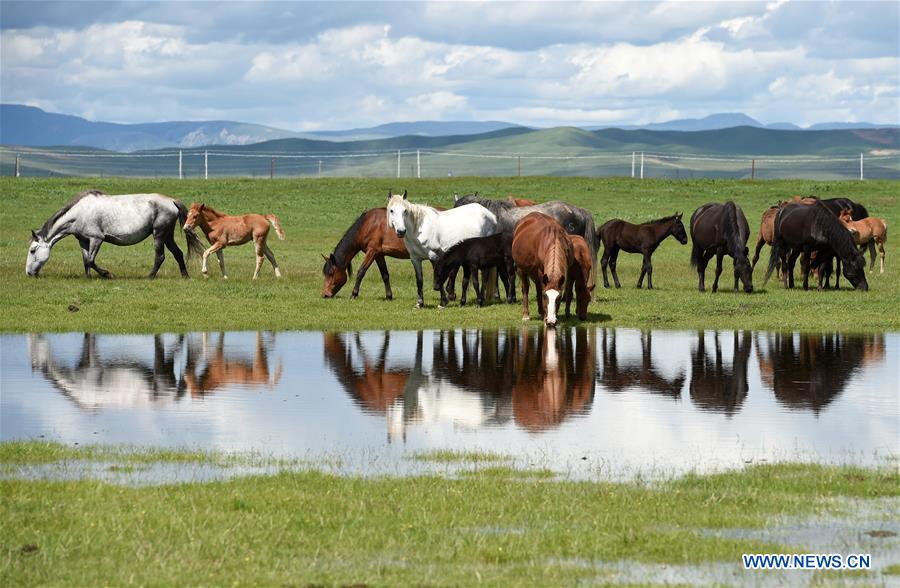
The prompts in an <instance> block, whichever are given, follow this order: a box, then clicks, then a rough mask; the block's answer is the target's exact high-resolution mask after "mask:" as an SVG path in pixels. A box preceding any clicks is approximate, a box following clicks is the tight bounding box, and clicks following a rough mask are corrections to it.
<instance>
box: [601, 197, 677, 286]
mask: <svg viewBox="0 0 900 588" xmlns="http://www.w3.org/2000/svg"><path fill="white" fill-rule="evenodd" d="M669 235H672V236H673V237H675V238H676V239H678V242H679V243H681V244H682V245H684V244H685V243H687V233H685V231H684V225H683V224H682V223H681V213H680V212H679V213H677V214H673V215H672V216H667V217H665V218H661V219H658V220H654V221H650V222H647V223H642V224H639V225H633V224H631V223H629V222H625V221H623V220H621V219H613V220H611V221H607V222H606V223H604V225H603V226H602V227H600V240H601V241H603V257H602V258H601V259H600V267H602V268H603V287H604V288H609V279H608V278H607V277H606V267H607V266H609V268H610V269H611V270H612V275H613V281H615V283H616V288H621V284H619V275H618V274H617V273H616V259H617V258H618V257H619V251H624V252H625V253H640V254H642V255H643V256H644V265H643V267H642V268H641V277H639V278H638V281H637V287H638V288H640V287H641V286H642V285H643V283H644V276H645V275H646V276H647V288H648V289H650V290H652V289H653V265H652V264H651V263H650V257H651V256H652V255H653V252H654V251H656V248H657V247H659V244H660V243H662V242H663V240H665V238H666V237H668V236H669Z"/></svg>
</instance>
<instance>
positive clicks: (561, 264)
mask: <svg viewBox="0 0 900 588" xmlns="http://www.w3.org/2000/svg"><path fill="white" fill-rule="evenodd" d="M512 255H513V260H514V261H515V262H516V268H517V270H518V272H519V278H520V280H521V282H522V304H523V311H522V320H529V319H530V318H531V315H530V314H529V312H528V285H529V279H530V280H534V285H535V288H536V290H537V291H536V293H535V297H536V298H537V306H538V313H540V315H541V317H542V318H543V319H544V323H545V324H546V325H547V326H548V327H555V326H556V311H557V307H558V304H559V301H560V297H561V296H562V294H563V291H564V289H565V287H566V280H567V279H568V273H569V268H570V267H571V266H572V262H573V260H574V257H575V254H574V252H573V250H572V243H571V242H570V241H569V238H568V236H567V233H566V230H565V229H564V228H563V227H562V225H560V224H559V223H558V222H557V221H556V220H555V219H553V218H550V217H549V216H547V215H546V214H542V213H540V212H532V213H530V214H528V215H527V216H526V217H525V218H523V219H522V220H520V221H519V223H518V224H517V225H516V230H515V233H514V235H513V242H512ZM579 306H580V305H579ZM585 312H586V309H585Z"/></svg>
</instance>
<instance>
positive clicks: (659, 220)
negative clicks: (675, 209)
mask: <svg viewBox="0 0 900 588" xmlns="http://www.w3.org/2000/svg"><path fill="white" fill-rule="evenodd" d="M676 216H678V215H677V214H670V215H669V216H664V217H661V218H658V219H654V220H651V221H647V222H645V223H641V224H642V225H656V224H659V223H664V222H667V221H670V220H675V217H676Z"/></svg>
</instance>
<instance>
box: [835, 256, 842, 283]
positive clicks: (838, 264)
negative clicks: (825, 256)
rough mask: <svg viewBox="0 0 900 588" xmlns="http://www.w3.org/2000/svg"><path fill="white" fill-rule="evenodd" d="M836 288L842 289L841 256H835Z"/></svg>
mask: <svg viewBox="0 0 900 588" xmlns="http://www.w3.org/2000/svg"><path fill="white" fill-rule="evenodd" d="M834 289H835V290H840V289H841V258H840V257H838V256H836V255H835V256H834Z"/></svg>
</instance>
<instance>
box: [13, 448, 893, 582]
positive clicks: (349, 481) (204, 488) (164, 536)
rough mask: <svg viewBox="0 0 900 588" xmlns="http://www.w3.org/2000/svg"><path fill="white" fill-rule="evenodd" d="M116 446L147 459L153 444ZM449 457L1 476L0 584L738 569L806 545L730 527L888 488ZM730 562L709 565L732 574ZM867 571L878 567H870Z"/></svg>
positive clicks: (830, 509)
mask: <svg viewBox="0 0 900 588" xmlns="http://www.w3.org/2000/svg"><path fill="white" fill-rule="evenodd" d="M23 456H29V457H28V458H27V459H24V458H23ZM112 457H114V456H112V455H111V450H109V449H102V450H96V449H91V448H85V449H82V450H77V451H76V450H72V449H70V448H66V447H64V446H61V445H56V444H48V443H34V442H32V443H12V444H0V464H6V465H7V466H8V465H9V464H13V465H22V464H23V463H31V462H33V463H44V462H48V461H54V460H61V461H65V460H91V459H104V460H109V459H111V458H112ZM152 457H154V458H155V459H158V460H160V461H166V460H177V461H182V462H183V461H192V462H200V461H203V460H204V459H213V460H215V459H217V458H216V457H215V456H213V457H208V456H206V455H205V454H202V453H186V454H178V453H171V454H163V453H156V454H153V455H152ZM117 458H118V459H119V460H120V461H122V462H123V464H130V463H138V464H142V463H145V462H146V460H147V459H148V454H146V453H139V454H137V455H134V456H132V455H130V454H129V453H128V452H127V451H122V452H119V454H118V456H117ZM456 458H457V459H458V460H459V461H461V462H464V463H465V464H467V466H469V465H471V466H472V467H471V469H470V470H469V473H468V475H465V476H460V477H459V478H446V477H434V476H425V475H423V476H414V477H411V478H392V477H384V478H368V479H365V478H347V477H337V476H332V475H328V474H324V473H321V472H317V471H313V470H301V471H298V470H296V469H284V470H282V471H281V472H279V473H277V474H274V475H268V476H255V477H245V478H234V479H231V480H228V481H220V482H213V483H188V484H178V485H159V486H150V487H129V486H121V485H113V484H109V483H103V482H98V481H94V480H80V481H35V480H15V479H5V480H2V481H0V494H2V496H3V500H2V501H0V537H2V543H0V583H2V584H3V585H4V586H25V585H39V584H40V585H48V584H49V585H79V586H83V585H125V584H139V585H140V584H156V585H169V584H178V585H205V584H222V583H225V582H227V583H235V584H253V585H259V584H263V585H408V584H415V585H423V584H425V585H430V584H440V585H471V584H476V583H484V584H488V585H519V584H531V585H534V584H540V585H549V584H552V585H563V584H573V583H576V582H583V581H591V582H599V583H605V582H607V581H609V580H610V579H612V577H613V574H614V571H615V569H616V566H615V564H616V562H628V566H636V565H647V566H651V568H650V569H653V568H652V566H655V565H662V564H667V565H676V566H687V567H688V568H689V569H697V570H702V569H703V567H704V566H705V565H707V564H710V563H713V562H718V563H719V564H724V565H726V566H729V567H728V568H726V569H733V570H735V572H737V571H738V570H740V556H741V554H742V553H791V552H795V553H805V552H807V551H808V550H809V549H808V547H807V546H804V545H803V544H799V543H798V544H788V545H784V544H782V545H779V544H773V543H772V542H770V541H764V540H759V539H749V538H740V537H741V535H740V534H739V533H733V534H732V535H733V536H734V538H728V537H729V533H728V530H729V529H762V528H765V527H769V526H772V525H778V524H781V523H782V522H784V516H785V515H786V514H787V513H789V514H790V517H791V520H807V521H812V520H814V519H813V517H815V516H817V515H821V514H832V515H834V514H835V513H836V511H838V510H840V509H842V508H845V507H846V505H847V504H857V505H866V504H868V505H877V504H881V505H882V506H880V507H878V506H875V507H874V508H876V510H881V509H883V508H884V506H883V505H885V504H888V503H889V501H891V500H895V499H896V497H897V496H898V488H900V478H898V475H897V472H896V470H895V469H894V470H890V471H889V470H867V469H859V468H853V467H824V466H811V465H806V466H793V465H769V466H757V467H750V468H747V469H746V470H744V471H742V472H732V473H727V474H718V475H708V476H693V475H691V476H686V477H684V478H681V479H678V480H671V481H667V482H662V483H660V484H654V485H646V484H641V483H596V482H575V481H568V480H558V479H552V478H549V477H544V476H533V475H522V473H521V472H518V471H517V470H515V469H513V468H508V467H497V466H493V465H490V464H491V463H494V462H495V460H485V459H481V458H477V459H476V458H473V459H469V458H468V457H467V456H466V455H465V454H459V455H457V456H456ZM23 459H24V461H23ZM439 459H441V460H443V459H447V456H440V457H439ZM479 463H487V464H488V465H487V466H486V467H483V468H479V467H477V466H478V464H479ZM885 501H888V502H887V503H886V502H885ZM847 514H848V513H845V515H847ZM879 516H882V517H889V516H890V513H889V512H883V513H882V514H881V515H879ZM884 520H887V519H884ZM882 524H883V523H882ZM867 530H869V529H868V528H860V529H859V533H862V532H863V531H867ZM749 535H752V534H749ZM749 535H748V536H749ZM843 547H844V548H852V547H853V545H844V546H843ZM873 563H874V565H875V566H877V567H879V568H885V567H887V566H890V565H893V566H894V567H896V565H897V563H898V562H895V561H880V560H879V559H878V558H876V559H875V561H874V562H873ZM692 566H696V568H692ZM888 569H889V570H890V569H893V568H888ZM731 573H732V572H727V574H726V575H725V576H723V577H722V578H721V580H720V581H723V582H725V581H728V582H733V581H735V580H737V581H741V580H740V576H737V577H736V576H732V575H731ZM743 573H749V572H743ZM839 574H840V573H839V572H829V573H827V575H825V576H823V579H824V580H826V581H827V580H835V579H837V578H840V577H841V576H840V575H839ZM867 574H870V575H867V576H865V577H864V578H868V579H869V580H870V581H872V582H873V583H878V576H877V575H876V574H877V572H876V571H873V572H868V573H867ZM794 578H796V576H794ZM744 579H745V580H746V581H748V582H755V581H758V580H759V579H760V578H759V576H758V575H754V576H753V577H752V578H751V577H749V576H748V577H746V578H744Z"/></svg>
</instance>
